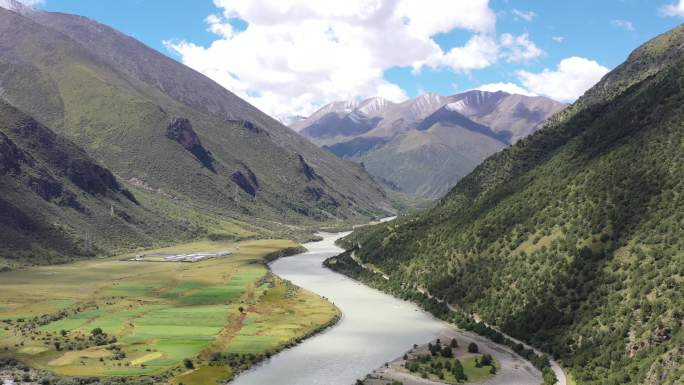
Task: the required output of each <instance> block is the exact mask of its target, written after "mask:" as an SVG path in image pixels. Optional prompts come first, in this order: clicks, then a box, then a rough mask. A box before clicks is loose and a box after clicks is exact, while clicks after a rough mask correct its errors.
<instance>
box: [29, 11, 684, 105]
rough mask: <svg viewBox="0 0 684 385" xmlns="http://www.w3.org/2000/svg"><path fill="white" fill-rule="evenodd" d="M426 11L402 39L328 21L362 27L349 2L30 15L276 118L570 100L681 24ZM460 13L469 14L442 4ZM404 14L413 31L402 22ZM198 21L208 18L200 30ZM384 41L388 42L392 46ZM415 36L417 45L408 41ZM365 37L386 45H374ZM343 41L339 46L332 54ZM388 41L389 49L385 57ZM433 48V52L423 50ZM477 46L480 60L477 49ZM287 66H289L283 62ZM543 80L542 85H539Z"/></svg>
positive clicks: (591, 14)
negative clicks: (472, 59) (507, 98)
mask: <svg viewBox="0 0 684 385" xmlns="http://www.w3.org/2000/svg"><path fill="white" fill-rule="evenodd" d="M278 1H281V3H280V4H278ZM283 1H284V2H285V3H292V6H291V7H290V8H291V9H287V10H283V9H282V4H283V3H282V2H283ZM411 1H412V0H401V1H400V2H406V3H411ZM430 1H433V2H434V4H435V5H434V6H433V7H432V8H434V9H432V10H430V9H428V10H425V8H429V7H430V5H429V4H427V2H420V3H421V4H424V5H423V6H422V8H421V7H419V8H410V7H411V5H410V4H409V5H407V7H409V8H407V9H409V10H412V11H411V13H406V14H407V15H409V16H408V17H407V16H403V18H404V19H406V20H407V21H405V22H404V24H406V23H410V24H411V25H412V26H413V27H414V28H413V29H412V30H410V31H408V32H407V33H408V35H406V36H404V35H402V34H403V32H405V31H398V30H397V29H396V28H401V27H402V26H401V25H399V27H396V24H392V21H391V20H390V19H389V18H388V19H387V20H384V21H382V22H383V23H385V22H386V24H385V26H384V27H378V28H375V27H368V28H367V27H365V26H359V25H360V24H361V23H359V24H355V23H354V22H351V23H349V22H348V18H346V19H344V18H341V17H340V15H342V16H345V15H346V16H348V15H347V14H346V13H345V12H347V13H349V12H352V13H351V14H352V15H355V16H356V15H361V16H359V18H360V19H363V17H365V14H362V13H359V12H361V11H360V9H362V8H361V5H363V4H362V3H363V2H364V0H353V1H352V0H349V4H352V5H351V6H350V7H353V5H354V4H356V3H359V4H360V5H359V9H351V8H350V9H347V8H349V7H345V9H341V10H336V11H335V12H332V16H331V12H328V9H326V8H325V3H326V1H325V0H316V1H315V0H263V1H259V0H216V1H212V0H117V1H86V0H45V1H44V2H43V3H41V4H39V5H37V7H40V8H42V9H45V10H49V11H59V12H67V13H74V14H79V15H84V16H87V17H90V18H93V19H95V20H97V21H100V22H102V23H104V24H107V25H110V26H112V27H114V28H116V29H119V30H121V31H123V32H124V33H126V34H129V35H131V36H133V37H135V38H137V39H138V40H140V41H142V42H144V43H145V44H147V45H149V46H151V47H153V48H154V49H157V50H159V51H160V52H162V53H164V54H167V55H169V56H170V57H172V58H174V59H176V60H179V61H182V62H184V63H185V64H187V65H189V66H191V67H193V68H195V69H197V70H199V71H201V72H203V73H205V74H206V75H208V76H210V77H212V78H214V79H215V80H217V81H218V82H219V83H221V84H223V85H224V86H226V87H227V88H229V89H231V90H232V91H234V92H236V93H237V94H239V95H241V96H243V97H245V98H247V99H250V101H252V102H253V103H254V104H256V105H257V106H258V107H260V108H262V109H264V110H266V112H269V113H272V114H274V115H276V116H279V117H286V116H288V115H295V114H304V115H305V114H308V113H311V112H312V111H313V110H314V109H315V108H317V107H319V106H320V105H322V104H324V103H327V102H330V101H332V100H335V99H352V98H364V97H370V96H375V94H377V95H380V96H384V97H387V98H389V99H394V100H401V99H403V98H406V97H414V96H416V95H418V94H420V93H423V92H435V93H440V94H453V93H456V92H459V91H464V90H468V89H473V88H479V87H481V86H483V85H491V84H500V83H505V84H507V85H509V86H511V85H515V86H517V87H520V89H521V90H524V91H525V92H527V93H530V94H544V95H547V96H550V97H554V98H556V99H565V100H564V101H572V100H573V99H574V98H576V97H577V96H579V95H578V94H581V92H582V91H583V90H584V89H585V88H587V87H588V85H591V84H593V82H595V81H596V80H597V78H600V76H601V75H602V74H603V73H604V72H605V70H607V69H612V68H614V67H615V66H617V65H618V64H620V63H621V62H622V61H623V60H624V59H625V58H626V57H627V55H628V54H629V52H631V51H632V50H633V49H634V48H636V47H637V46H639V45H640V44H641V43H643V42H645V41H647V40H648V39H650V38H652V37H654V36H656V35H658V34H660V33H662V32H665V31H667V30H669V29H671V28H673V27H675V26H677V25H678V24H680V23H681V22H682V21H684V19H683V18H682V15H684V5H681V8H679V9H678V8H670V9H669V11H666V9H665V8H664V7H666V6H668V5H670V6H672V5H673V4H674V3H676V2H677V0H573V1H556V0H547V1H540V0H536V1H533V0H491V1H489V2H487V1H486V0H482V1H480V0H449V1H450V2H449V1H444V0H441V1H440V0H430ZM465 2H472V3H479V5H478V6H477V7H466V6H465V5H464V7H466V8H463V7H462V8H459V5H454V4H462V5H463V4H464V3H465ZM274 4H275V5H274ZM311 4H315V5H311ZM321 4H323V6H321ZM330 4H335V2H331V3H330ZM337 4H339V2H338V3H337ZM304 7H310V8H311V9H312V11H311V12H310V14H309V16H306V17H304V16H302V19H301V21H297V20H294V23H292V22H291V21H292V18H293V15H295V16H294V17H295V18H296V17H299V13H297V12H295V13H292V10H293V9H294V10H295V11H297V10H298V9H302V8H304ZM439 7H441V8H444V7H447V8H452V7H453V9H448V10H444V9H439ZM329 8H333V7H332V6H330V7H329ZM355 12H356V13H355ZM449 12H450V13H453V14H459V13H460V14H461V15H462V16H461V18H460V19H459V18H458V17H455V18H451V19H448V18H445V19H444V20H443V21H444V25H445V26H446V27H444V28H442V30H439V29H440V28H437V27H435V28H433V26H432V25H430V23H431V20H435V19H436V18H439V17H441V14H443V13H449ZM678 12H679V13H680V14H679V15H678ZM423 13H424V14H423ZM414 14H416V17H415V19H416V20H415V23H414V20H413V19H411V20H410V21H408V19H409V18H412V17H413V15H414ZM418 14H419V15H418ZM666 14H669V15H666ZM209 15H215V16H214V19H213V20H207V17H208V16H209ZM267 16H272V17H270V18H269V17H267ZM279 17H280V18H282V20H283V21H281V20H279V19H278V18H279ZM419 17H422V18H423V19H422V20H423V24H425V25H422V27H421V25H420V24H419V22H420V20H419ZM309 22H310V24H311V25H310V26H309V24H308V23H309ZM324 23H329V24H330V25H331V27H330V31H329V32H330V34H331V36H330V39H329V40H330V41H334V42H335V43H340V46H339V47H338V48H336V47H335V46H333V47H329V46H327V45H326V42H325V41H319V40H317V38H316V37H310V35H320V34H317V33H316V29H315V28H318V27H319V26H320V25H324ZM304 25H306V27H304ZM326 25H327V24H326ZM393 26H394V27H393ZM452 27H453V28H452ZM383 28H384V29H383ZM210 29H213V31H210ZM445 29H446V30H445ZM246 32H249V33H246ZM325 33H327V31H325ZM394 34H396V35H397V36H399V37H397V38H396V40H395V39H393V37H392V36H393V35H394ZM416 34H418V35H420V34H422V35H421V37H420V38H416V37H415V35H416ZM505 34H507V35H508V36H510V38H511V39H514V40H515V39H517V38H518V37H521V36H522V37H523V38H522V40H517V42H514V43H512V44H511V45H508V46H507V45H506V43H504V41H505V37H504V36H503V35H505ZM374 35H385V36H386V37H384V38H383V39H384V40H381V41H379V42H378V41H374V38H375V37H376V36H374ZM409 35H410V36H409ZM281 36H287V42H283V41H279V42H278V43H274V40H278V39H279V38H280V37H281ZM402 36H403V37H402ZM407 36H408V37H407ZM474 37H475V38H480V37H482V38H483V39H481V40H482V41H480V43H481V44H473V49H474V50H475V51H476V52H478V53H480V52H487V53H483V57H482V60H484V62H482V61H480V62H477V63H468V60H467V59H468V58H467V57H465V56H468V55H470V52H471V51H469V50H462V51H461V50H459V47H464V46H466V45H467V44H468V42H469V41H471V39H473V38H474ZM345 39H348V40H349V41H350V42H349V44H346V45H343V44H342V43H344V42H345ZM354 39H356V40H358V41H364V43H363V44H358V42H356V41H352V40H354ZM402 39H403V40H402ZM487 39H488V40H487ZM554 39H555V40H554ZM241 40H243V41H241ZM338 40H339V41H340V42H338ZM365 40H368V42H367V43H366V42H365ZM395 41H399V43H397V46H396V47H393V46H392V44H394V42H395ZM433 43H434V44H436V45H437V46H438V47H439V49H437V51H440V50H441V51H442V52H441V53H439V52H437V54H436V53H435V48H434V47H432V48H430V44H433ZM485 43H486V44H489V45H490V46H489V51H487V49H486V48H483V47H485V46H486V44H485ZM287 44H289V45H287ZM331 44H332V43H331ZM385 47H386V49H385ZM452 49H455V51H454V54H453V55H451V58H449V57H448V56H449V55H448V53H449V52H450V51H451V50H452ZM252 51H254V52H252ZM270 51H272V52H270ZM317 51H318V52H320V53H321V55H316V52H317ZM338 52H339V53H340V55H339V57H337V56H336V54H337V53H338ZM404 53H406V54H405V55H404ZM514 53H519V54H521V55H522V58H520V57H518V58H516V56H515V55H514ZM421 55H422V56H421ZM292 56H297V57H299V58H301V60H294V61H293V60H292ZM320 56H335V59H334V60H333V59H331V60H326V59H325V57H323V58H321V57H320ZM438 56H439V57H438ZM518 56H520V55H518ZM572 57H576V58H581V59H582V60H584V61H579V60H576V61H572V62H571V61H568V62H566V65H565V68H566V70H569V71H574V68H575V67H577V68H578V69H577V71H576V72H577V74H575V75H576V76H575V75H573V78H574V77H578V76H579V77H581V76H585V77H586V79H584V80H583V83H581V84H577V85H576V86H575V88H573V89H572V90H569V91H568V90H559V89H558V88H559V87H564V84H565V82H567V81H568V80H567V79H569V78H568V76H565V77H562V76H561V75H563V74H562V72H563V71H565V70H560V69H559V68H558V66H559V64H561V62H562V61H563V60H564V59H568V58H572ZM464 60H465V62H464ZM285 62H287V63H285ZM312 63H313V64H312ZM545 70H546V71H547V75H546V76H542V74H544V71H545ZM525 74H527V75H525ZM566 75H567V74H566ZM554 82H556V83H555V84H556V85H555V86H554V85H553V84H554ZM554 87H555V88H554ZM495 88H496V87H495ZM571 88H572V87H571ZM485 89H487V87H485ZM563 91H565V92H563ZM521 92H522V91H521Z"/></svg>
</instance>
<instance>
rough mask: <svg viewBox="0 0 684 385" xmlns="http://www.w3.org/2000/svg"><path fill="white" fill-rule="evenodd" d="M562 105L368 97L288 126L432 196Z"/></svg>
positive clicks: (470, 96) (482, 96)
mask: <svg viewBox="0 0 684 385" xmlns="http://www.w3.org/2000/svg"><path fill="white" fill-rule="evenodd" d="M562 107H563V105H562V104H561V103H557V102H555V101H553V100H550V99H548V98H543V97H527V96H521V95H511V94H507V93H504V92H485V91H469V92H465V93H462V94H457V95H452V96H441V95H436V94H424V95H421V96H419V97H417V98H415V99H412V100H408V101H406V102H403V103H398V104H397V103H392V102H389V101H386V100H384V99H381V98H372V99H368V100H364V101H362V102H355V101H352V102H336V103H331V104H329V105H327V106H324V107H323V108H321V109H320V110H319V111H317V112H316V113H315V114H313V115H312V116H311V117H309V118H307V119H303V120H298V121H297V122H295V123H293V125H292V128H293V129H295V130H296V131H299V132H300V133H301V134H302V135H304V136H305V137H307V138H310V139H311V140H312V141H314V142H315V143H318V144H319V145H321V146H324V147H325V148H326V149H328V150H329V151H331V152H333V153H335V154H336V155H338V156H341V157H344V158H347V159H351V160H354V161H357V162H362V163H363V164H364V165H365V166H366V169H367V170H368V171H369V172H370V173H371V174H373V175H375V176H376V177H378V178H379V179H380V180H382V181H384V182H385V183H386V184H387V185H389V186H390V187H391V188H394V189H398V190H399V191H403V192H407V193H410V194H416V195H419V196H422V197H430V198H436V197H440V196H442V195H444V193H446V192H447V191H448V190H449V188H451V187H452V186H453V185H454V184H455V183H456V182H457V181H458V180H459V179H460V178H462V177H463V176H465V175H466V174H467V173H468V172H470V171H472V169H473V168H475V166H477V165H478V164H479V163H480V162H482V160H484V159H485V158H486V157H487V156H489V155H491V154H493V153H495V152H496V151H499V150H501V149H502V148H504V147H506V146H507V145H508V144H510V143H515V142H516V141H518V140H519V139H520V138H522V137H525V136H527V135H529V134H530V133H532V132H534V130H536V129H537V127H538V125H539V123H540V122H542V121H544V120H546V119H547V118H548V117H549V116H551V115H552V114H553V113H555V112H557V111H558V110H560V109H561V108H562ZM433 126H434V127H435V128H434V130H433V129H432V127H433ZM396 165H399V167H396Z"/></svg>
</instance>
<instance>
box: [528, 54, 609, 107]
mask: <svg viewBox="0 0 684 385" xmlns="http://www.w3.org/2000/svg"><path fill="white" fill-rule="evenodd" d="M608 71H609V69H608V68H606V67H604V66H602V65H600V64H599V63H597V62H596V61H594V60H589V59H585V58H581V57H576V56H573V57H569V58H566V59H563V60H561V62H560V63H559V64H558V68H557V69H556V70H550V69H545V70H544V71H542V72H540V73H532V72H527V71H518V78H519V80H520V82H521V83H522V84H523V86H525V88H527V89H528V90H530V91H531V92H533V93H536V94H539V95H545V96H548V97H550V98H552V99H555V100H558V101H561V102H572V101H574V100H575V99H577V98H578V97H580V96H581V95H582V94H583V93H584V92H585V91H586V90H588V89H589V88H591V87H592V86H593V85H594V84H596V83H597V82H598V81H599V80H600V79H601V78H602V77H603V75H605V74H606V73H608Z"/></svg>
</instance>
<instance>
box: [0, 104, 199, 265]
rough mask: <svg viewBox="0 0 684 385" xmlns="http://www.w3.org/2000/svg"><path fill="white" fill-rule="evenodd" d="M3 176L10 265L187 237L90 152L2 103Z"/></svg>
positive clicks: (0, 202)
mask: <svg viewBox="0 0 684 385" xmlns="http://www.w3.org/2000/svg"><path fill="white" fill-rule="evenodd" d="M0 181H1V183H0V192H1V193H0V207H1V209H0V245H1V246H0V257H5V258H6V260H5V261H6V262H7V263H8V264H9V265H15V264H26V263H45V262H58V261H66V260H69V259H71V258H74V257H78V256H81V257H84V256H91V255H94V254H95V253H98V252H102V251H103V250H104V249H112V248H117V247H122V246H124V243H128V245H127V246H129V247H130V246H145V245H151V244H153V243H154V242H155V241H156V242H159V241H164V240H167V241H168V240H169V239H171V238H172V237H174V236H177V237H181V238H182V237H183V236H182V235H181V234H179V232H178V231H177V230H176V229H174V226H173V225H172V224H171V223H165V222H164V221H158V220H157V219H156V218H155V214H154V213H152V212H151V211H149V210H147V209H145V208H144V207H142V206H141V205H140V202H138V200H137V198H136V197H135V196H134V195H133V194H132V193H131V192H130V191H128V190H126V189H124V187H122V185H121V184H120V183H119V181H118V180H117V178H116V177H115V176H114V175H113V174H112V173H111V172H110V171H109V170H107V169H106V168H104V167H102V166H100V165H99V164H97V163H96V162H95V161H94V160H93V159H92V158H91V157H89V156H88V155H87V154H86V153H85V151H83V150H82V149H81V148H79V147H78V146H76V145H75V144H73V143H72V142H70V141H68V140H66V139H64V138H62V137H60V136H58V135H56V134H55V133H54V132H52V131H51V130H50V129H48V128H46V127H45V126H43V125H42V124H40V123H38V122H37V121H36V120H34V119H32V118H30V117H29V116H27V115H26V114H24V113H22V112H20V111H18V110H17V109H15V108H13V107H11V106H9V105H8V104H6V103H4V102H2V101H0ZM105 234H108V235H107V236H106V237H105ZM188 235H190V234H188ZM152 237H155V238H157V239H156V240H155V241H153V239H152ZM186 237H187V236H186ZM0 261H1V259H0Z"/></svg>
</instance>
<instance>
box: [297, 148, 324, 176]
mask: <svg viewBox="0 0 684 385" xmlns="http://www.w3.org/2000/svg"><path fill="white" fill-rule="evenodd" d="M297 158H298V159H299V166H300V171H301V173H302V174H303V175H304V176H305V177H306V179H307V180H308V181H312V180H316V179H318V178H320V177H319V176H318V175H317V174H316V171H315V170H314V169H313V167H311V166H309V164H308V163H306V160H304V157H303V156H302V155H301V154H297Z"/></svg>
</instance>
